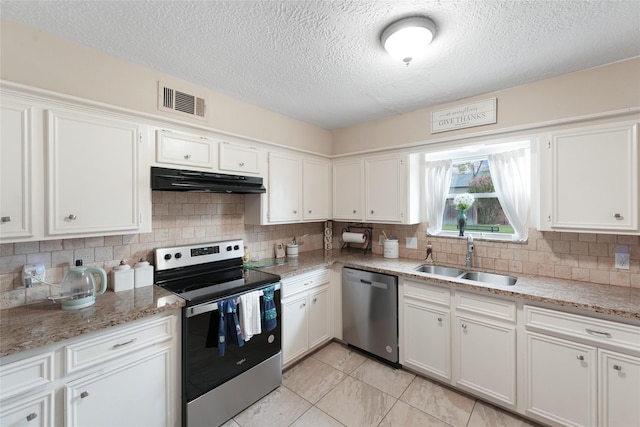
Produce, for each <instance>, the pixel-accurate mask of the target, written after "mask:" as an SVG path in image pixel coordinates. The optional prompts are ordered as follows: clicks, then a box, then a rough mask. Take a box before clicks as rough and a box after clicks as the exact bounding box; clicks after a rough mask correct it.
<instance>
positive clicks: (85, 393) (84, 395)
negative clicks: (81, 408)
mask: <svg viewBox="0 0 640 427" xmlns="http://www.w3.org/2000/svg"><path fill="white" fill-rule="evenodd" d="M85 397H89V392H88V391H83V392H82V393H80V399H84V398H85Z"/></svg>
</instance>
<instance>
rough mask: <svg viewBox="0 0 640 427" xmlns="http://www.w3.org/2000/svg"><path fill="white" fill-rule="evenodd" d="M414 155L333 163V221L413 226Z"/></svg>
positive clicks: (416, 216)
mask: <svg viewBox="0 0 640 427" xmlns="http://www.w3.org/2000/svg"><path fill="white" fill-rule="evenodd" d="M418 159H419V157H418V155H414V154H411V155H407V154H390V155H386V156H377V157H366V158H364V159H353V160H345V161H339V162H335V163H334V164H333V219H336V220H346V221H367V222H381V223H401V224H416V223H418V222H419V221H420V220H419V200H420V195H419V194H418V193H417V191H418V188H419V178H418V177H417V174H418V173H419V170H418V163H417V162H418Z"/></svg>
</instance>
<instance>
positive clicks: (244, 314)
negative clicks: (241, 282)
mask: <svg viewBox="0 0 640 427" xmlns="http://www.w3.org/2000/svg"><path fill="white" fill-rule="evenodd" d="M260 296H262V291H253V292H247V293H246V294H242V295H240V296H239V297H238V304H239V305H240V307H239V310H240V329H241V330H242V337H243V338H244V341H245V342H246V341H249V340H250V339H251V337H252V336H254V335H258V334H261V333H262V325H261V319H260Z"/></svg>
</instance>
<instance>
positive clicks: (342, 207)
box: [333, 160, 364, 220]
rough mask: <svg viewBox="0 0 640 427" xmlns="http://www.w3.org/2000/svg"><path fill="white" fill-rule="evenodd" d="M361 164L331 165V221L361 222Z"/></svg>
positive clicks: (362, 195) (357, 161)
mask: <svg viewBox="0 0 640 427" xmlns="http://www.w3.org/2000/svg"><path fill="white" fill-rule="evenodd" d="M362 179H363V177H362V162H361V161H360V160H352V161H345V162H339V163H334V164H333V219H336V220H340V219H342V220H362V219H363V218H364V215H363V212H362V206H363V199H364V193H363V190H364V189H363V186H362Z"/></svg>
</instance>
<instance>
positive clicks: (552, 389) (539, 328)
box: [524, 306, 640, 427]
mask: <svg viewBox="0 0 640 427" xmlns="http://www.w3.org/2000/svg"><path fill="white" fill-rule="evenodd" d="M524 315H525V326H526V329H527V331H526V333H525V360H524V365H525V366H524V368H525V369H524V382H525V395H526V397H527V398H526V415H528V416H531V417H532V418H535V419H538V420H540V421H542V422H544V423H547V424H551V425H558V426H599V427H619V426H620V427H626V426H640V404H639V402H640V358H639V357H637V356H636V354H638V353H640V327H637V326H631V325H625V324H621V323H617V322H611V321H606V320H600V319H593V318H590V317H586V316H580V315H575V314H570V313H563V312H559V311H555V310H548V309H544V308H539V307H530V306H525V307H524ZM614 348H615V349H618V350H620V351H617V350H614ZM625 352H626V353H633V354H625Z"/></svg>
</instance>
